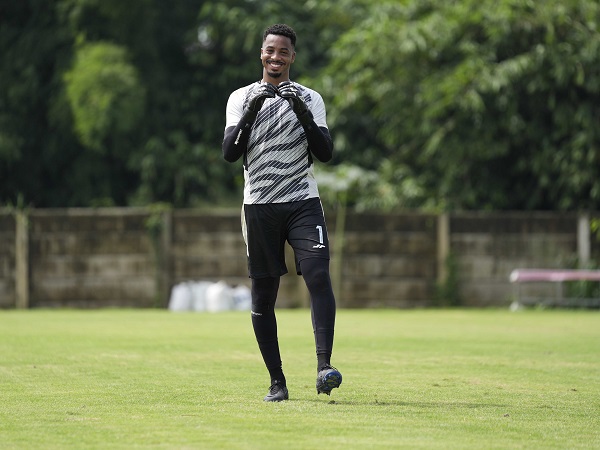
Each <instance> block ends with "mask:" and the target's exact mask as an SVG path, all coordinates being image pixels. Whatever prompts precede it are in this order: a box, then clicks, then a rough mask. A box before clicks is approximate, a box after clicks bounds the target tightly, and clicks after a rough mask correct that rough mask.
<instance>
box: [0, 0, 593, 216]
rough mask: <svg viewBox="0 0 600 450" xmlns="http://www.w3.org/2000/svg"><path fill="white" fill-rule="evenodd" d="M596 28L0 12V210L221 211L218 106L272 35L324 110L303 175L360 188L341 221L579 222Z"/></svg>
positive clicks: (440, 10)
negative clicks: (376, 213)
mask: <svg viewBox="0 0 600 450" xmlns="http://www.w3.org/2000/svg"><path fill="white" fill-rule="evenodd" d="M599 21H600V6H599V5H598V2H596V1H595V0H561V1H558V0H548V1H545V2H534V1H522V0H521V1H516V0H500V1H492V0H483V1H476V0H461V1H447V2H439V1H433V0H405V1H396V0H394V1H392V0H386V1H382V2H371V1H367V0H341V1H336V2H331V1H322V2H317V1H314V0H309V1H304V2H292V1H274V0H267V1H261V2H257V1H248V0H225V1H191V0H184V1H178V2H161V1H158V0H131V1H128V2H122V1H117V0H56V1H53V2H47V1H42V0H23V1H20V2H9V1H2V2H0V52H1V55H2V61H3V63H2V65H1V67H0V180H2V182H1V183H0V202H1V203H2V204H15V203H17V201H19V200H18V199H22V201H24V203H25V204H27V205H31V206H35V207H58V206H94V205H147V204H151V203H155V202H167V203H170V204H172V205H174V206H175V207H189V206H198V205H216V204H220V205H232V204H238V203H239V201H240V198H241V193H240V191H241V184H242V177H241V172H242V171H241V167H240V165H239V164H228V163H226V162H225V161H223V159H222V157H221V150H220V146H221V141H222V137H223V129H224V122H225V105H226V102H227V98H228V96H229V94H230V93H231V92H232V91H233V90H234V89H236V88H238V87H240V86H243V85H245V84H249V83H251V82H253V81H255V80H257V79H259V78H260V76H261V67H260V61H259V49H260V45H261V38H262V31H263V30H264V29H265V28H266V27H267V26H268V25H270V24H272V23H275V22H286V23H289V24H290V25H292V26H293V27H294V28H295V29H296V31H297V33H298V43H297V59H296V63H295V64H294V67H293V70H292V77H293V78H294V79H295V80H297V81H299V82H301V83H304V84H307V85H309V86H311V87H313V88H315V89H317V90H318V91H319V92H321V94H322V95H323V97H324V99H325V101H326V105H327V108H328V123H329V126H330V129H331V132H332V135H333V137H334V141H335V147H336V153H335V157H334V161H333V163H332V164H331V165H329V167H328V166H324V165H319V167H318V172H321V173H325V175H326V177H332V176H333V177H342V178H343V177H344V174H345V173H356V171H355V170H352V169H351V168H352V167H357V168H358V167H359V168H360V170H362V171H363V173H364V178H363V180H362V182H361V183H355V182H352V183H345V184H346V185H349V186H354V187H355V188H350V190H351V192H348V193H347V194H345V195H344V198H345V199H346V201H347V203H348V205H347V206H348V207H351V208H378V209H386V210H390V209H394V208H426V209H433V210H456V209H496V210H503V209H505V210H509V209H513V210H514V209H518V210H535V209H542V210H581V209H598V207H599V205H600V126H599V125H600V123H599V120H600V31H599V28H598V27H599ZM342 164H343V168H342V169H340V168H338V166H340V165H342ZM341 184H342V185H343V184H344V183H343V180H342V182H341ZM333 185H336V184H335V183H333V184H332V183H327V184H326V185H325V186H324V187H323V194H324V197H325V198H336V199H338V200H339V196H338V195H337V194H336V191H333V193H328V192H327V191H328V189H329V187H330V186H333ZM337 185H338V186H339V185H340V183H337ZM359 186H360V187H359ZM334 189H337V188H334ZM334 194H335V195H334ZM336 201H337V200H336Z"/></svg>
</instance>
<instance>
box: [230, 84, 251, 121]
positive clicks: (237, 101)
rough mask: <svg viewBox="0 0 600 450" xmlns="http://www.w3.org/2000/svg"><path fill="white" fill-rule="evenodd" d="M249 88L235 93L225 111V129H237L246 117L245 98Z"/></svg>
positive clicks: (232, 94)
mask: <svg viewBox="0 0 600 450" xmlns="http://www.w3.org/2000/svg"><path fill="white" fill-rule="evenodd" d="M247 90H248V87H244V88H240V89H238V90H236V91H233V92H232V93H231V95H230V96H229V99H228V100H227V108H226V109H225V129H227V128H229V127H235V126H236V125H237V124H238V122H239V121H240V119H241V118H242V116H243V115H244V97H245V95H246V91H247Z"/></svg>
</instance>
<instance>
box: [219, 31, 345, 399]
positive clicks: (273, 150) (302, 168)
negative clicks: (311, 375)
mask: <svg viewBox="0 0 600 450" xmlns="http://www.w3.org/2000/svg"><path fill="white" fill-rule="evenodd" d="M295 47H296V33H295V32H294V30H293V29H292V28H290V27H289V26H287V25H283V24H277V25H273V26H271V27H269V28H267V30H265V32H264V34H263V44H262V48H261V50H260V59H261V61H262V66H263V73H262V79H261V80H260V81H258V82H255V83H252V84H250V85H249V86H245V87H243V88H240V89H238V90H236V91H235V92H233V93H232V94H231V95H230V97H229V100H228V102H227V111H226V122H227V123H226V125H225V137H224V140H223V157H224V158H225V160H227V161H229V162H234V161H237V160H238V159H240V158H242V157H243V166H244V180H245V185H244V205H243V209H242V232H243V235H244V240H245V241H246V247H247V256H248V273H249V276H250V278H251V279H252V326H253V328H254V334H255V336H256V340H257V342H258V346H259V349H260V352H261V354H262V357H263V360H264V362H265V365H266V367H267V369H268V371H269V375H270V377H271V386H270V388H269V393H268V394H267V396H266V397H265V398H264V400H265V401H271V402H276V401H282V400H287V399H288V397H289V394H288V389H287V385H286V379H285V376H284V374H283V369H282V362H281V356H280V352H279V344H278V341H277V321H276V317H275V301H276V299H277V291H278V289H279V280H280V277H281V276H282V275H284V274H285V273H287V267H286V264H285V258H284V245H285V241H287V242H288V243H289V244H290V245H291V246H292V248H293V249H294V255H295V260H296V271H297V273H298V274H299V275H302V276H303V278H304V281H305V283H306V286H307V288H308V291H309V293H310V299H311V318H312V323H313V330H314V335H315V346H316V353H317V383H316V386H317V393H318V394H320V393H325V394H327V395H330V393H331V390H332V389H334V388H337V387H339V385H340V384H341V383H342V374H341V373H340V372H339V371H338V370H337V369H335V368H334V367H332V366H331V364H330V359H331V352H332V349H333V335H334V325H335V311H336V306H335V297H334V295H333V290H332V287H331V280H330V276H329V240H328V236H327V228H326V226H325V218H324V215H323V208H322V206H321V201H320V199H319V193H318V189H317V184H316V181H315V178H314V173H313V159H312V158H313V156H314V157H316V158H317V159H318V160H319V161H322V162H327V161H329V160H330V159H331V157H332V155H333V143H332V140H331V136H330V135H329V131H328V128H327V123H326V113H325V105H324V103H323V99H322V97H321V96H320V95H319V93H317V92H315V91H313V90H312V89H309V88H307V87H304V86H302V85H300V84H298V83H295V82H292V81H291V80H290V68H291V65H292V64H293V63H294V60H295V59H296V50H295Z"/></svg>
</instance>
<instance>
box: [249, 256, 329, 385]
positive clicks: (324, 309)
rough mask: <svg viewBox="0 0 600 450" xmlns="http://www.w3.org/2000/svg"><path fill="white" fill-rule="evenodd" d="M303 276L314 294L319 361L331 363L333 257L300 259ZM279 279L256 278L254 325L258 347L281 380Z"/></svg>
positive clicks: (253, 294)
mask: <svg viewBox="0 0 600 450" xmlns="http://www.w3.org/2000/svg"><path fill="white" fill-rule="evenodd" d="M300 269H301V270H302V276H303V278H304V281H305V283H306V287H307V288H308V292H309V293H310V299H311V302H310V303H311V318H312V323H313V331H314V334H315V346H316V351H317V358H318V364H319V366H321V365H322V364H324V363H329V359H330V357H331V351H332V349H333V333H334V326H335V310H336V308H335V298H334V295H333V290H332V288H331V280H330V277H329V260H326V259H320V258H310V259H305V260H303V261H301V262H300ZM278 290H279V278H257V279H253V280H252V326H253V328H254V334H255V336H256V340H257V342H258V347H259V349H260V352H261V354H262V357H263V360H264V362H265V365H266V366H267V369H268V370H269V373H270V374H271V378H272V379H281V377H283V374H282V373H281V355H280V352H279V344H278V342H277V320H276V318H275V301H276V299H277V291H278Z"/></svg>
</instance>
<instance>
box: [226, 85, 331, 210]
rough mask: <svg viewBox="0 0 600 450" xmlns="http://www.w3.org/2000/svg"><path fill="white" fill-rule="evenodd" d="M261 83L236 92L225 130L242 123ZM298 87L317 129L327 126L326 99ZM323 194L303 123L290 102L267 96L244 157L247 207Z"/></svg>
mask: <svg viewBox="0 0 600 450" xmlns="http://www.w3.org/2000/svg"><path fill="white" fill-rule="evenodd" d="M256 84H258V83H253V84H251V85H249V86H245V87H243V88H240V89H238V90H237V91H235V92H233V93H232V94H231V96H230V97H229V101H228V102H227V123H226V126H225V128H228V127H231V126H236V125H237V124H238V122H239V120H240V119H241V118H242V116H243V112H244V109H245V107H246V105H247V103H248V97H249V94H250V92H251V91H252V88H253V87H254V86H256ZM294 84H295V85H296V86H298V88H299V89H300V90H301V92H302V94H303V97H304V101H305V103H306V105H307V107H308V109H309V110H310V111H311V112H312V114H313V117H314V120H315V123H316V124H317V126H319V127H327V123H326V113H325V105H324V103H323V99H322V97H321V95H320V94H319V93H318V92H316V91H313V90H312V89H309V88H307V87H304V86H302V85H300V84H298V83H294ZM318 196H319V191H318V189H317V183H316V180H315V177H314V165H313V160H312V157H311V155H310V152H309V149H308V142H307V140H306V136H305V134H304V129H303V128H302V125H301V124H300V122H299V121H298V119H297V117H296V114H294V111H293V110H292V107H291V106H290V104H289V102H288V101H287V100H285V99H283V98H281V97H279V96H277V97H275V98H272V99H271V98H267V99H266V100H265V102H264V104H263V107H262V109H261V110H260V112H259V113H258V115H257V117H256V121H255V122H254V124H253V126H252V130H251V133H250V139H249V141H248V148H247V150H246V152H245V154H244V203H245V204H255V203H286V202H295V201H299V200H305V199H308V198H313V197H318Z"/></svg>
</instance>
